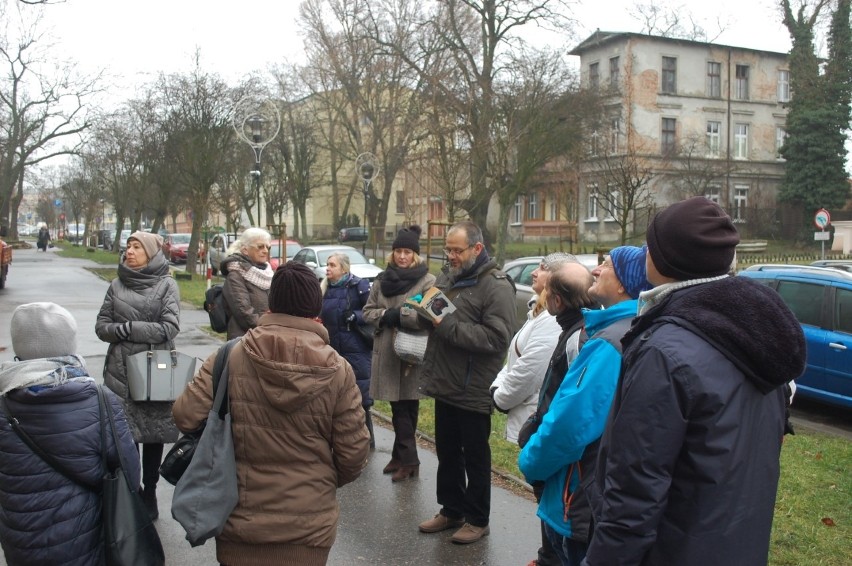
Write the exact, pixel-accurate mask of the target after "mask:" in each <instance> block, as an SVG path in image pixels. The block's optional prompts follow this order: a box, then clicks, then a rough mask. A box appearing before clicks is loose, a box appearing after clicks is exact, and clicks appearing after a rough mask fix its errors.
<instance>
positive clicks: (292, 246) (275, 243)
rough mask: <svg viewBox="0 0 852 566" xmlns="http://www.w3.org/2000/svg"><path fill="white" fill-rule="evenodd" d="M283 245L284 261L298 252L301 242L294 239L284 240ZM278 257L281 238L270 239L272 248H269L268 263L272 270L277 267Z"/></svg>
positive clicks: (279, 255)
mask: <svg viewBox="0 0 852 566" xmlns="http://www.w3.org/2000/svg"><path fill="white" fill-rule="evenodd" d="M284 246H285V247H284V263H287V262H288V261H290V260H291V259H293V258H294V257H295V256H296V254H297V253H299V250H301V249H302V244H300V243H299V242H297V241H296V240H286V242H285V244H284ZM280 257H281V240H272V249H270V250H269V265H270V266H271V267H272V269H273V270H275V269H278V265H279V258H280Z"/></svg>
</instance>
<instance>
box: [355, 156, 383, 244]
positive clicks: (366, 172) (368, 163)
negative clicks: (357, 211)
mask: <svg viewBox="0 0 852 566" xmlns="http://www.w3.org/2000/svg"><path fill="white" fill-rule="evenodd" d="M377 161H378V160H377V159H376V156H375V155H373V154H372V153H370V152H369V151H366V152H364V153H362V154H361V155H359V156H358V157H356V158H355V169H356V170H357V171H358V176H359V177H360V178H361V180H362V181H363V182H364V185H363V187H364V188H363V189H362V192H363V193H364V221H363V222H364V231H365V237H364V243H363V244H362V246H361V253H363V254H366V253H367V238H369V236H370V226H369V216H368V215H367V205H368V204H369V202H370V197H371V194H370V184H371V183H372V182H373V177H374V176H375V173H376V165H375V164H376V162H377Z"/></svg>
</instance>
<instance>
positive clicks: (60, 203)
mask: <svg viewBox="0 0 852 566" xmlns="http://www.w3.org/2000/svg"><path fill="white" fill-rule="evenodd" d="M53 206H55V207H56V208H59V207H60V206H62V201H61V200H59V199H56V200H55V201H53Z"/></svg>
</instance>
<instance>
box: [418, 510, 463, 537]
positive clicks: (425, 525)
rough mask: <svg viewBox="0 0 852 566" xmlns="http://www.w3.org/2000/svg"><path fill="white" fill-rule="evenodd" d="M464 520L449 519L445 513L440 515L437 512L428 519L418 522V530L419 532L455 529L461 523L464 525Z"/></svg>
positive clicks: (438, 531)
mask: <svg viewBox="0 0 852 566" xmlns="http://www.w3.org/2000/svg"><path fill="white" fill-rule="evenodd" d="M464 524H465V523H464V521H462V520H461V519H450V518H449V517H447V516H446V515H441V514H440V513H438V514H437V515H435V516H434V517H432V518H431V519H429V520H428V521H423V522H422V523H420V532H421V533H440V532H441V531H446V530H447V529H455V528H458V527H460V526H462V525H464Z"/></svg>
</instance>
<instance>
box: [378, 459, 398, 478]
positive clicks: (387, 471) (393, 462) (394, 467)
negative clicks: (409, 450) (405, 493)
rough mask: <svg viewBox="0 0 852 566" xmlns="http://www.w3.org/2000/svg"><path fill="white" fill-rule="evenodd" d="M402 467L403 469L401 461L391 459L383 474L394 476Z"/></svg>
mask: <svg viewBox="0 0 852 566" xmlns="http://www.w3.org/2000/svg"><path fill="white" fill-rule="evenodd" d="M401 467H402V462H400V461H399V460H394V459H393V458H391V461H390V462H388V465H387V466H385V469H384V470H382V473H383V474H392V473H394V472H395V471H397V470H398V469H400V468H401Z"/></svg>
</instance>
